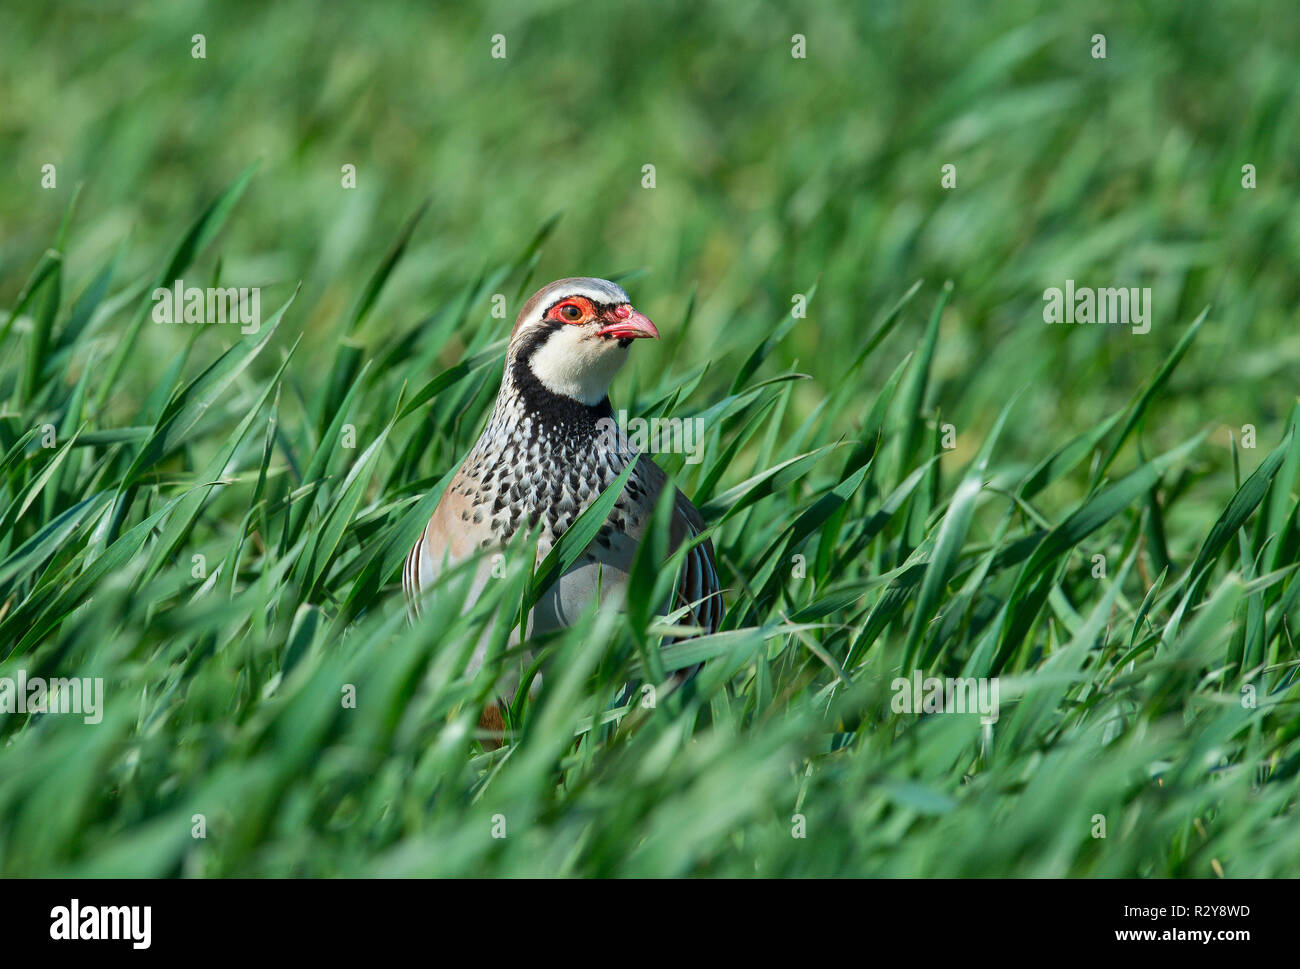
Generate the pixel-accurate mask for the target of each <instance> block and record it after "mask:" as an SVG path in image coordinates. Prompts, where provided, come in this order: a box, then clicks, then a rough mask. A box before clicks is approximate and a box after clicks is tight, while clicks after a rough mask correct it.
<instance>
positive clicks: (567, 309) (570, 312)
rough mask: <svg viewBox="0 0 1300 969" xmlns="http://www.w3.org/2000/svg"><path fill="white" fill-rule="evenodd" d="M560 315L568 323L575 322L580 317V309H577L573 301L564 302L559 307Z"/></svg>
mask: <svg viewBox="0 0 1300 969" xmlns="http://www.w3.org/2000/svg"><path fill="white" fill-rule="evenodd" d="M560 315H561V316H563V317H564V318H565V319H566V320H568V321H569V322H570V323H577V322H578V320H580V319H582V310H580V309H578V307H577V306H575V305H574V304H573V303H565V304H564V305H563V306H561V307H560Z"/></svg>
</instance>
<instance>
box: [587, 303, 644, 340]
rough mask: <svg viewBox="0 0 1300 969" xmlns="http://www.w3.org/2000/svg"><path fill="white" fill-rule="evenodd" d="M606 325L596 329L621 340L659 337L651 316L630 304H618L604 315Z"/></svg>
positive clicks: (598, 332) (601, 333) (604, 334)
mask: <svg viewBox="0 0 1300 969" xmlns="http://www.w3.org/2000/svg"><path fill="white" fill-rule="evenodd" d="M604 321H605V325H604V326H602V327H601V328H600V329H599V330H597V331H596V333H597V334H599V335H600V336H609V337H617V338H618V339H620V340H637V339H640V338H642V337H649V338H650V339H652V340H657V339H659V331H658V330H657V329H655V325H654V324H653V323H651V322H650V317H648V316H646V315H645V314H644V313H638V312H637V311H636V310H634V309H632V307H630V306H626V305H624V306H616V307H614V309H612V310H610V312H609V313H607V314H606V315H605V317H604Z"/></svg>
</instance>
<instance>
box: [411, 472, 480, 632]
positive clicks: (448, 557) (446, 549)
mask: <svg viewBox="0 0 1300 969" xmlns="http://www.w3.org/2000/svg"><path fill="white" fill-rule="evenodd" d="M468 485H469V481H468V478H467V477H466V476H465V474H464V469H463V468H462V469H461V470H460V471H458V472H457V473H456V475H455V477H453V478H452V479H451V483H450V484H448V485H447V490H446V491H444V492H443V493H442V497H441V498H439V499H438V505H437V507H436V508H434V510H433V514H432V515H431V516H429V523H428V524H427V525H426V526H425V527H424V531H423V532H422V533H421V535H420V537H419V539H418V540H417V541H416V543H415V545H414V546H412V548H411V551H410V554H408V555H407V556H406V564H405V565H404V566H403V567H402V592H403V593H404V594H405V596H406V606H407V611H408V613H410V614H411V616H412V617H417V618H418V617H419V615H420V590H421V589H423V588H425V587H426V586H427V585H428V584H429V583H431V582H432V581H433V580H434V579H436V578H437V577H438V574H439V573H440V572H441V571H442V566H443V562H444V561H446V562H448V563H455V562H459V561H461V560H462V559H465V558H468V557H469V556H470V555H471V554H472V553H473V552H474V550H475V549H476V548H477V547H478V543H479V541H480V540H481V539H482V538H483V537H487V536H490V534H491V533H490V531H489V529H488V528H487V527H485V526H484V524H483V520H482V517H481V515H480V520H479V521H477V522H476V521H475V520H474V512H475V509H474V502H473V500H472V498H471V495H472V494H473V490H472V488H471V487H469V486H468Z"/></svg>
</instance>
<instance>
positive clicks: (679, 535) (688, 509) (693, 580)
mask: <svg viewBox="0 0 1300 969" xmlns="http://www.w3.org/2000/svg"><path fill="white" fill-rule="evenodd" d="M637 471H638V472H640V474H639V477H640V478H641V480H642V482H643V483H644V485H645V490H646V494H645V498H644V501H645V508H646V516H645V517H646V524H647V525H648V524H649V518H650V515H651V514H653V512H654V507H655V505H656V504H657V503H658V501H659V495H660V494H661V493H662V492H663V489H664V487H665V486H668V475H666V474H665V473H664V471H663V469H662V468H660V467H659V465H657V464H655V463H654V462H653V461H651V460H650V459H649V457H647V456H645V455H642V456H641V461H640V462H639V464H638V467H637ZM673 490H674V492H675V493H676V495H675V498H674V502H673V519H672V523H671V524H670V526H669V541H670V543H671V544H672V548H673V550H674V551H676V549H677V548H678V547H679V546H680V545H681V544H682V543H683V542H687V541H690V540H691V539H693V538H695V536H697V535H699V534H700V533H701V532H703V531H704V529H705V527H706V526H705V524H704V519H703V517H701V515H700V512H699V509H698V508H696V507H695V506H694V505H693V504H691V500H690V499H689V498H687V497H686V496H685V495H684V494H682V492H681V489H680V488H673ZM677 606H678V607H679V608H680V607H682V606H688V607H689V608H690V613H691V616H692V618H693V619H694V621H695V625H697V626H699V627H701V628H702V629H704V630H706V631H707V632H710V633H715V632H717V631H718V627H719V626H721V625H722V615H723V607H722V584H721V583H720V582H719V580H718V566H717V561H716V559H715V558H714V554H713V541H712V540H711V539H707V538H706V539H705V540H704V541H702V542H700V543H699V544H698V545H696V546H695V547H694V548H692V549H691V550H690V551H689V552H687V553H686V560H685V561H684V562H683V563H682V574H681V581H680V582H678V590H677Z"/></svg>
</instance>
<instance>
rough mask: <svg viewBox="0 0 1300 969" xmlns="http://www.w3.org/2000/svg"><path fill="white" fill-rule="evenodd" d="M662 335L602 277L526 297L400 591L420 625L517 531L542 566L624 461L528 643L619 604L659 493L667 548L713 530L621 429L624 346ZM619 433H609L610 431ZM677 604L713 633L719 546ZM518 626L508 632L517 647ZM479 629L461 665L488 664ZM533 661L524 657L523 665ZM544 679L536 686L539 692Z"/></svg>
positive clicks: (480, 581) (694, 567)
mask: <svg viewBox="0 0 1300 969" xmlns="http://www.w3.org/2000/svg"><path fill="white" fill-rule="evenodd" d="M658 338H659V331H658V329H657V328H656V327H655V325H654V323H653V322H651V321H650V319H649V318H648V317H647V316H645V315H644V314H643V313H641V312H639V311H637V310H636V309H635V308H633V306H632V303H631V300H630V298H629V297H628V294H627V293H626V292H625V291H624V290H623V288H622V287H620V286H618V285H617V284H616V283H612V282H610V281H609V280H606V279H597V278H593V277H570V278H566V279H558V280H556V281H554V282H552V283H549V284H547V285H546V286H543V287H542V288H541V289H539V290H537V292H535V293H534V294H533V295H532V296H531V297H530V298H529V299H528V300H527V302H525V303H524V305H523V307H522V309H521V310H520V311H519V315H518V317H517V318H516V320H515V324H514V329H513V330H512V331H511V334H510V340H509V343H508V345H507V348H506V358H505V367H504V371H503V373H502V379H501V387H500V390H499V391H498V393H497V397H496V402H495V404H494V406H493V409H492V413H491V416H490V417H489V418H488V422H487V425H486V427H485V428H484V430H483V432H482V434H481V435H480V436H479V438H478V441H477V442H476V443H475V444H474V447H473V448H472V449H471V450H470V452H469V454H468V456H467V457H466V458H465V460H464V461H463V463H462V464H461V465H460V467H459V468H458V470H457V471H456V473H455V475H454V476H453V477H452V479H451V481H450V482H449V484H448V485H447V487H446V489H445V490H444V492H443V494H442V497H441V498H440V500H439V501H438V504H437V506H436V508H435V509H434V511H433V514H432V516H431V517H430V518H429V522H428V524H427V525H426V526H425V528H424V531H423V532H422V533H421V535H420V537H419V539H418V540H417V541H416V542H415V545H414V546H413V547H412V548H411V551H410V554H409V555H408V556H407V558H406V562H405V565H404V567H403V570H402V587H403V591H404V594H405V598H406V601H407V605H408V610H409V611H410V613H411V614H412V617H413V620H414V621H418V619H419V615H420V599H421V596H422V594H424V593H425V592H426V591H427V590H428V589H429V588H430V587H432V586H433V585H434V584H435V583H436V582H437V581H438V577H439V576H440V575H442V574H444V573H445V572H446V571H447V569H449V568H451V567H452V566H455V565H457V564H458V563H460V562H463V561H465V560H466V559H469V558H472V557H474V556H476V555H477V556H480V564H479V565H478V566H477V571H476V572H475V575H474V579H473V581H472V582H471V585H470V592H469V597H468V603H467V608H468V607H471V606H472V604H473V602H474V601H475V600H476V599H477V597H478V596H479V595H480V594H481V593H482V591H483V589H484V588H485V586H486V585H487V583H488V581H490V576H491V573H492V563H491V556H490V555H489V554H486V553H488V552H489V550H491V549H499V548H503V547H504V546H505V545H506V544H507V543H508V542H509V541H510V539H511V538H512V536H514V535H515V533H516V532H517V531H518V530H519V529H521V528H523V529H529V528H540V536H539V538H538V545H537V561H538V562H539V563H540V562H541V560H542V558H543V557H544V556H545V555H546V553H547V552H549V551H550V549H551V547H552V546H553V545H554V543H555V542H556V541H557V540H558V539H559V537H560V536H561V535H563V534H564V532H565V531H566V530H567V529H568V528H569V527H570V526H571V525H572V524H573V522H574V521H575V520H576V519H577V517H578V516H579V515H580V514H581V513H582V512H583V510H585V509H586V508H587V507H588V505H590V504H591V503H592V502H593V501H594V500H595V499H596V498H597V497H598V496H599V495H600V494H601V493H602V492H603V491H604V490H605V489H606V488H607V487H608V486H609V485H610V484H611V483H612V482H614V480H615V479H616V478H617V477H618V476H619V474H620V473H621V472H622V471H623V470H624V469H625V468H626V467H627V465H628V463H629V462H632V461H635V462H636V465H635V467H634V468H633V470H632V472H631V475H630V477H629V478H628V480H627V483H626V485H625V486H624V490H623V493H622V494H621V495H620V496H619V498H618V500H617V502H616V503H615V505H614V507H613V509H612V510H611V512H610V513H609V516H608V517H607V519H606V521H605V522H604V524H603V525H602V527H601V530H600V532H599V533H598V535H597V537H596V538H595V540H594V541H592V542H591V544H590V545H589V547H588V548H587V549H586V550H585V552H584V553H583V555H582V556H581V557H580V558H579V559H578V560H577V561H576V562H574V563H573V565H572V566H571V567H570V568H569V569H568V570H567V571H566V572H565V573H564V574H562V575H561V576H560V577H559V578H558V579H557V580H556V581H555V582H553V583H552V585H551V586H550V588H549V589H547V590H546V591H545V592H544V593H543V594H542V596H541V598H540V599H539V600H538V601H537V603H536V605H535V606H534V608H533V611H532V615H531V618H530V624H529V627H528V629H527V631H526V633H527V635H528V636H530V637H531V636H534V635H538V634H541V633H544V632H547V631H549V630H552V629H557V628H562V627H565V626H569V625H571V624H572V623H573V622H574V621H575V620H576V619H577V618H578V616H580V615H581V614H582V612H583V610H584V609H585V608H587V607H588V605H589V604H590V602H591V599H592V597H593V596H599V598H600V602H601V603H602V605H603V604H604V603H605V602H607V601H609V602H618V601H621V597H622V596H623V595H624V594H625V591H626V586H627V580H628V572H629V570H630V569H631V567H632V562H633V558H634V556H635V554H636V551H637V547H638V545H639V543H640V540H641V538H642V536H643V535H644V534H645V530H646V528H647V527H648V525H649V521H650V518H651V515H652V513H653V512H654V509H655V507H656V504H657V502H658V501H659V497H660V495H661V494H662V493H663V490H664V488H666V487H673V490H674V492H675V494H674V497H673V507H672V517H671V523H670V527H669V547H670V553H671V551H674V550H676V549H677V548H678V547H679V546H680V545H681V544H682V543H684V542H690V541H691V540H692V539H695V538H697V537H698V536H699V535H700V534H701V533H702V532H704V531H705V529H706V526H705V522H704V519H703V517H702V516H701V515H700V512H699V510H698V509H697V508H696V507H695V505H693V504H692V503H691V501H690V500H689V499H688V498H687V497H686V496H685V495H684V494H683V493H682V492H681V491H680V490H679V489H677V488H676V487H675V486H673V485H670V484H669V482H668V477H667V475H666V474H665V472H664V471H663V469H661V468H660V467H659V466H658V465H657V464H655V463H654V461H653V460H651V459H650V458H649V456H647V455H644V454H642V455H640V456H639V457H638V451H637V449H636V448H635V447H633V446H632V445H631V444H630V443H629V442H628V439H627V436H626V434H624V433H623V432H622V430H621V429H619V428H618V425H617V423H616V422H614V416H613V408H612V405H611V404H610V400H609V386H610V383H611V381H612V380H613V378H614V376H615V374H617V373H618V371H619V369H620V368H621V367H622V366H623V365H624V363H626V361H627V359H628V356H629V348H630V347H631V346H632V344H633V343H634V342H635V341H637V340H641V339H658ZM611 427H613V428H615V429H616V432H615V433H610V428H611ZM676 595H677V598H676V602H675V606H676V608H677V609H682V608H684V609H685V610H686V615H687V616H688V617H689V621H690V626H691V627H692V628H694V629H695V630H703V631H704V632H705V633H713V632H717V630H718V628H719V626H720V624H721V622H722V618H723V614H724V608H723V602H722V590H721V587H720V583H719V579H718V569H717V563H716V560H715V558H714V550H713V543H712V541H711V540H710V539H709V538H707V537H706V538H704V539H703V540H701V541H698V542H697V543H696V544H694V545H693V547H691V548H690V549H689V550H688V551H687V552H686V554H685V556H684V561H683V563H682V566H681V572H680V576H679V579H678V582H677V594H676ZM517 638H518V631H517V630H516V632H515V633H514V634H513V635H512V640H514V641H515V642H517ZM487 639H488V634H487V633H486V632H485V633H484V634H483V638H482V640H481V641H480V643H479V644H478V647H477V649H476V651H475V653H474V655H473V656H472V657H471V659H470V662H469V665H468V667H467V669H466V672H467V673H468V674H471V675H472V674H474V673H475V672H477V670H478V669H479V668H480V667H481V665H482V663H483V660H484V654H485V650H486V646H487ZM525 659H526V657H525ZM523 662H524V661H523V660H521V662H520V664H519V666H518V668H511V669H510V670H508V671H507V672H506V673H504V674H503V677H502V679H501V681H499V682H498V684H497V697H498V698H497V701H496V704H494V705H491V706H489V707H487V708H486V709H485V710H484V711H483V715H482V717H481V718H480V721H479V723H480V726H481V727H483V728H485V729H486V730H488V731H489V732H495V733H500V731H502V729H503V727H504V721H503V717H502V715H501V709H500V704H501V703H502V702H504V700H503V699H502V697H508V696H511V695H513V692H514V691H515V690H517V689H518V685H519V674H520V672H521V671H522V669H523ZM540 685H541V677H540V676H538V677H535V678H534V680H533V681H532V682H531V684H530V695H533V696H535V695H536V694H537V691H538V689H540Z"/></svg>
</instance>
